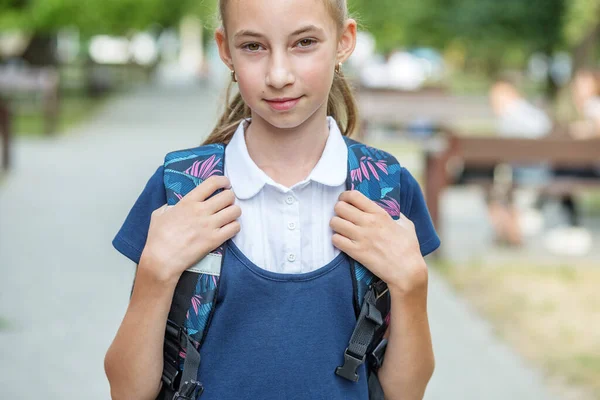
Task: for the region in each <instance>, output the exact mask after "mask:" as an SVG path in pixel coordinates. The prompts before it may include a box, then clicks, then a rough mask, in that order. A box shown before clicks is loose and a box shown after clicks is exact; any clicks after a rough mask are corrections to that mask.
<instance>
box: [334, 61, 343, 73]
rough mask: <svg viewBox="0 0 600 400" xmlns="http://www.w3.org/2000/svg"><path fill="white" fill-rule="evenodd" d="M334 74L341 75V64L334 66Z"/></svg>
mask: <svg viewBox="0 0 600 400" xmlns="http://www.w3.org/2000/svg"><path fill="white" fill-rule="evenodd" d="M335 72H336V73H337V74H341V73H342V63H338V65H336V66H335Z"/></svg>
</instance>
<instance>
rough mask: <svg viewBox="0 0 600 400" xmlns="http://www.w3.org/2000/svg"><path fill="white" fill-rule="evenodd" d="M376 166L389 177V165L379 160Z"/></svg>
mask: <svg viewBox="0 0 600 400" xmlns="http://www.w3.org/2000/svg"><path fill="white" fill-rule="evenodd" d="M375 165H376V166H377V167H378V168H379V169H380V170H381V171H383V173H384V174H386V175H388V171H387V165H385V160H379V161H377V162H376V163H375Z"/></svg>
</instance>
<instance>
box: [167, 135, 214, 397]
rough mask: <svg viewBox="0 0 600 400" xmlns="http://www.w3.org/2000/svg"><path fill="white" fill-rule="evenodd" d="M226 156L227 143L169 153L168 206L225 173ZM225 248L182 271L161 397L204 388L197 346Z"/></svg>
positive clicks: (169, 324) (169, 328)
mask: <svg viewBox="0 0 600 400" xmlns="http://www.w3.org/2000/svg"><path fill="white" fill-rule="evenodd" d="M224 157H225V146H224V145H221V144H210V145H205V146H200V147H196V148H193V149H187V150H180V151H175V152H171V153H169V154H167V155H166V156H165V162H164V185H165V191H166V196H167V204H168V205H169V206H174V205H175V204H177V203H178V202H179V200H181V199H182V198H183V197H184V196H185V195H186V194H188V193H189V192H190V191H192V190H193V189H194V188H196V187H197V186H198V185H200V184H201V183H202V182H204V181H205V180H206V179H208V178H209V177H211V176H214V175H223V171H224V165H225V164H224V161H225V160H224ZM219 191H220V190H219ZM219 191H217V192H215V193H214V194H216V193H218V192H219ZM214 194H213V196H214ZM224 246H225V245H221V246H220V247H219V248H217V249H215V250H213V251H212V252H210V253H209V254H208V255H207V256H206V257H204V258H203V259H202V260H200V261H199V262H198V263H197V264H196V265H194V266H192V267H191V268H189V269H188V270H186V271H184V272H183V274H182V275H181V278H180V279H179V282H178V283H177V287H176V289H175V293H174V295H173V301H172V303H171V309H170V310H169V316H168V320H167V329H166V334H165V343H164V368H163V389H162V390H161V394H160V395H159V397H158V399H161V400H162V399H168V400H171V399H188V398H189V399H195V398H197V397H199V396H200V395H201V394H202V392H203V390H204V389H203V388H202V385H201V383H200V382H199V381H198V376H197V375H198V370H199V367H200V354H199V350H200V347H201V346H202V343H203V341H204V338H205V337H206V331H207V330H208V327H209V325H210V321H211V318H212V315H213V313H214V310H215V306H216V299H217V295H218V290H219V278H220V275H221V267H222V261H223V253H224Z"/></svg>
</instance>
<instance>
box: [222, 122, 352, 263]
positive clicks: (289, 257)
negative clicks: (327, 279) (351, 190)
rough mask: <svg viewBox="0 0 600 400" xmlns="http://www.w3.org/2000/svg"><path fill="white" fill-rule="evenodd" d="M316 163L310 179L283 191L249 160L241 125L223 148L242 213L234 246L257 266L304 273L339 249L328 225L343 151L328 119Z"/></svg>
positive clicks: (342, 177) (341, 183)
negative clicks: (239, 228) (322, 146)
mask: <svg viewBox="0 0 600 400" xmlns="http://www.w3.org/2000/svg"><path fill="white" fill-rule="evenodd" d="M327 121H328V123H329V137H328V138H327V143H326V144H325V149H324V150H323V154H322V155H321V158H320V159H319V161H318V162H317V165H315V167H314V169H313V170H312V172H311V173H310V174H309V176H308V177H307V178H306V179H305V180H303V181H301V182H299V183H297V184H295V185H294V186H292V187H291V188H287V187H285V186H283V185H281V184H279V183H277V182H275V181H273V179H271V178H270V177H269V176H268V175H267V174H266V173H265V172H263V171H262V170H261V169H260V168H259V167H258V166H257V165H256V164H255V163H254V161H253V160H252V159H251V158H250V154H249V153H248V148H247V147H246V140H245V138H244V129H245V126H246V123H245V122H241V123H240V125H239V126H238V129H237V130H236V132H235V134H234V135H233V137H232V139H231V142H230V143H229V145H228V146H227V147H226V149H225V172H224V173H225V176H227V177H228V178H229V180H230V182H231V187H232V189H233V192H234V193H235V195H236V201H235V203H236V204H237V205H239V206H240V208H241V209H242V216H241V217H240V218H239V219H238V221H239V222H240V225H241V231H240V232H239V233H238V234H237V235H236V236H235V237H234V238H233V242H234V243H235V244H236V246H237V247H239V249H240V250H241V251H242V253H244V255H245V256H246V257H247V258H248V259H250V261H252V262H253V263H254V264H256V265H257V266H258V267H260V268H262V269H265V270H268V271H272V272H278V273H285V274H293V273H306V272H310V271H313V270H315V269H318V268H320V267H323V266H325V265H326V264H328V263H329V262H330V261H332V260H333V259H334V258H335V257H336V256H337V255H338V254H339V253H340V250H339V249H337V248H336V247H334V246H333V244H332V242H331V237H332V235H333V232H332V230H331V228H330V227H329V221H330V220H331V218H332V217H333V216H334V211H333V207H334V206H335V203H336V202H337V201H338V197H339V195H340V194H341V193H342V192H343V191H345V190H346V185H345V182H346V174H347V161H348V150H347V146H346V143H345V142H344V139H343V137H342V133H341V131H340V129H339V127H338V125H337V123H336V121H335V120H334V119H333V118H332V117H327Z"/></svg>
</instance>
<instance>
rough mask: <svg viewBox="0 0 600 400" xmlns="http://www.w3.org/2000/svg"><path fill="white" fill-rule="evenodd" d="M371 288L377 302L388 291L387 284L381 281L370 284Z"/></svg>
mask: <svg viewBox="0 0 600 400" xmlns="http://www.w3.org/2000/svg"><path fill="white" fill-rule="evenodd" d="M371 287H372V288H373V290H374V292H375V300H379V299H380V298H381V297H382V296H383V295H384V294H386V293H387V292H389V290H390V289H389V287H388V285H387V283H385V282H384V281H382V280H378V281H377V282H375V283H373V284H371Z"/></svg>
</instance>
